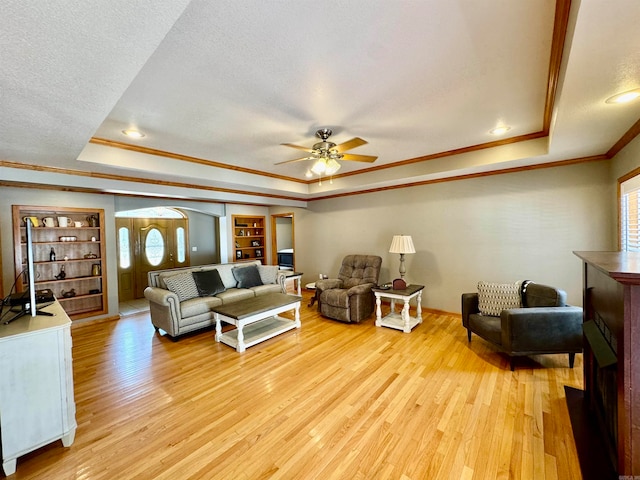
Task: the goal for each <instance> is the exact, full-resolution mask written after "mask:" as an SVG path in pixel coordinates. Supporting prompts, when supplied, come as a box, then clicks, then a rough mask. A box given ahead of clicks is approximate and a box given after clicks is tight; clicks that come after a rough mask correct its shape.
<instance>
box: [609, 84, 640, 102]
mask: <svg viewBox="0 0 640 480" xmlns="http://www.w3.org/2000/svg"><path fill="white" fill-rule="evenodd" d="M637 98H640V88H636V89H635V90H629V91H628V92H622V93H618V94H617V95H614V96H613V97H609V98H607V99H606V100H605V103H618V104H619V103H629V102H632V101H634V100H635V99H637Z"/></svg>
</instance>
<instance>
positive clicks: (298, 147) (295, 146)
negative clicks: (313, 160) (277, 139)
mask: <svg viewBox="0 0 640 480" xmlns="http://www.w3.org/2000/svg"><path fill="white" fill-rule="evenodd" d="M280 145H284V146H285V147H291V148H297V149H298V150H304V151H305V152H311V151H312V150H313V149H312V148H309V147H301V146H300V145H294V144H293V143H281V144H280Z"/></svg>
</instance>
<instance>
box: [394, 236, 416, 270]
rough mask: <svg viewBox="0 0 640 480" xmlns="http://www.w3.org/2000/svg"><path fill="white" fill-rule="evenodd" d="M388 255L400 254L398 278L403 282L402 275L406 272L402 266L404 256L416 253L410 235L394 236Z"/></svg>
mask: <svg viewBox="0 0 640 480" xmlns="http://www.w3.org/2000/svg"><path fill="white" fill-rule="evenodd" d="M389 253H399V254H400V278H401V279H403V280H404V274H405V273H406V272H407V269H406V268H405V266H404V254H405V253H416V249H415V247H414V246H413V240H411V235H394V236H393V240H391V247H389Z"/></svg>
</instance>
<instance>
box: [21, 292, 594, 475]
mask: <svg viewBox="0 0 640 480" xmlns="http://www.w3.org/2000/svg"><path fill="white" fill-rule="evenodd" d="M307 301H308V295H305V300H304V301H303V307H302V309H301V319H302V328H301V329H300V330H294V331H291V332H287V333H285V334H283V335H281V336H279V337H276V338H274V339H271V340H269V341H267V342H265V343H262V344H258V345H256V346H254V347H251V348H249V349H247V351H246V352H245V353H243V354H238V353H236V352H235V351H234V350H232V349H231V348H229V347H228V346H225V345H222V344H217V343H216V342H215V341H214V338H213V335H214V334H213V331H204V332H201V333H198V334H195V335H192V336H189V337H187V338H183V339H181V340H180V341H178V342H173V341H171V340H169V339H168V338H166V337H164V336H162V335H160V334H158V333H156V332H155V331H154V329H153V327H152V326H151V324H150V321H149V316H148V313H145V314H141V315H135V316H130V317H126V318H124V319H121V320H120V321H118V322H103V323H94V324H88V325H85V326H74V328H73V330H72V336H73V341H74V347H73V356H74V378H75V382H74V383H75V395H76V405H77V421H78V430H77V434H76V440H75V443H74V444H73V445H72V446H71V447H70V448H64V447H63V446H62V444H61V442H56V443H53V444H51V445H49V446H46V447H43V448H41V449H40V450H38V451H36V452H34V453H31V454H28V455H26V456H24V457H21V458H19V459H18V467H17V472H16V474H15V476H14V477H11V478H15V479H16V480H23V479H45V478H46V479H55V480H60V479H77V480H80V479H86V480H89V479H90V480H98V479H119V480H120V479H133V478H136V479H192V478H193V479H196V478H201V479H233V480H241V479H266V478H273V479H315V478H318V479H349V480H351V479H401V480H410V479H411V480H425V479H440V478H441V479H472V478H473V479H492V480H493V479H497V478H504V479H506V478H511V479H535V480H542V479H572V480H574V479H579V478H581V475H580V468H579V464H578V459H577V454H576V449H575V445H574V441H573V436H572V432H571V425H570V422H569V416H568V413H567V407H566V403H565V398H564V386H565V385H568V386H573V387H578V388H582V356H581V355H578V356H577V358H576V364H575V367H574V368H573V369H569V368H568V360H567V356H566V355H547V356H539V357H533V358H532V359H521V360H519V361H518V363H517V367H516V371H515V372H511V371H510V370H509V365H508V358H507V357H506V356H503V355H501V354H499V353H496V352H495V351H494V350H493V349H492V348H491V347H489V346H488V344H487V343H485V342H484V341H482V340H481V339H480V338H478V337H475V336H474V338H473V341H472V342H471V344H468V343H467V338H466V331H465V330H464V329H463V328H462V326H461V322H460V317H459V316H454V315H451V316H449V315H438V314H435V313H429V312H423V319H424V322H423V323H422V325H418V326H417V327H416V328H415V329H414V330H413V332H412V333H410V334H405V333H402V332H400V331H397V330H391V329H387V328H376V327H375V326H374V325H373V318H372V319H370V320H367V321H366V322H365V323H363V324H359V325H346V324H342V323H338V322H334V321H331V320H327V319H324V318H322V317H320V316H319V315H318V314H317V313H316V310H315V308H308V307H307V306H306V303H307ZM387 308H388V307H387Z"/></svg>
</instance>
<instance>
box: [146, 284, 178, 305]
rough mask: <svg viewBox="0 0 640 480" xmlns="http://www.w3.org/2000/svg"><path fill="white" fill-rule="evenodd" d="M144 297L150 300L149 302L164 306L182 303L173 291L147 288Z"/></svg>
mask: <svg viewBox="0 0 640 480" xmlns="http://www.w3.org/2000/svg"><path fill="white" fill-rule="evenodd" d="M144 297H145V298H146V299H147V300H149V302H153V303H158V304H160V305H164V306H168V305H170V303H169V302H172V303H180V301H179V300H178V295H176V294H175V293H173V292H172V291H171V290H165V289H164V288H158V287H147V288H145V289H144Z"/></svg>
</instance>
